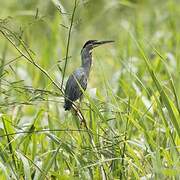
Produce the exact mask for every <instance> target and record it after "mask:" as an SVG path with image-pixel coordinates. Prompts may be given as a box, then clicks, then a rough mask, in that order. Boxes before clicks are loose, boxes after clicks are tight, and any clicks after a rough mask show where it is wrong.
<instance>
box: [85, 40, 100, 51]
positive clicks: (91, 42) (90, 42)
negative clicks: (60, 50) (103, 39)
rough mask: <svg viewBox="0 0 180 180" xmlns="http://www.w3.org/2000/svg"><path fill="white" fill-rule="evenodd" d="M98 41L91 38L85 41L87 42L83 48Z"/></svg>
mask: <svg viewBox="0 0 180 180" xmlns="http://www.w3.org/2000/svg"><path fill="white" fill-rule="evenodd" d="M97 42H98V41H97V40H89V41H86V42H85V44H84V46H83V49H84V48H85V47H87V46H88V45H92V46H93V45H94V44H96V43H97Z"/></svg>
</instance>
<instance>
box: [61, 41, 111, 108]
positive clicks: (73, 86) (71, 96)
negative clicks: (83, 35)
mask: <svg viewBox="0 0 180 180" xmlns="http://www.w3.org/2000/svg"><path fill="white" fill-rule="evenodd" d="M111 42H113V41H97V40H89V41H87V42H86V43H85V44H84V46H83V48H82V50H81V59H82V65H81V67H79V68H78V69H76V70H75V71H74V72H73V73H72V74H71V75H70V76H69V78H68V80H67V83H66V87H65V103H64V109H65V111H66V110H70V109H71V107H72V103H73V102H74V101H76V100H77V99H79V98H81V96H82V95H83V91H82V89H83V90H84V91H85V90H86V88H87V81H88V77H89V73H90V68H91V64H92V49H93V48H94V47H97V46H99V45H102V44H105V43H111Z"/></svg>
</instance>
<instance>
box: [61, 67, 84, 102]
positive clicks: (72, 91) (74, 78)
mask: <svg viewBox="0 0 180 180" xmlns="http://www.w3.org/2000/svg"><path fill="white" fill-rule="evenodd" d="M80 86H81V87H80ZM86 88H87V75H86V73H85V72H84V71H82V70H81V69H78V70H76V71H75V72H74V73H73V74H72V75H71V76H70V77H69V79H68V81H67V83H66V88H65V96H66V97H67V98H68V99H69V100H71V101H76V100H77V99H78V98H80V97H81V96H82V94H83V92H82V89H83V90H86Z"/></svg>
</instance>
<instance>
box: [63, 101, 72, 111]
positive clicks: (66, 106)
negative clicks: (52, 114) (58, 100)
mask: <svg viewBox="0 0 180 180" xmlns="http://www.w3.org/2000/svg"><path fill="white" fill-rule="evenodd" d="M71 107H72V102H71V101H70V100H68V99H65V103H64V109H65V111H69V110H70V109H71Z"/></svg>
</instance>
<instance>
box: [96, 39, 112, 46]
mask: <svg viewBox="0 0 180 180" xmlns="http://www.w3.org/2000/svg"><path fill="white" fill-rule="evenodd" d="M113 42H114V41H112V40H111V41H96V42H94V45H93V47H98V46H101V45H103V44H107V43H113Z"/></svg>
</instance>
